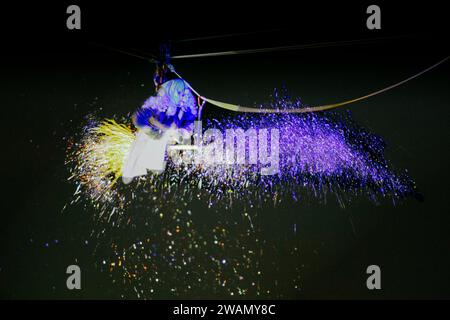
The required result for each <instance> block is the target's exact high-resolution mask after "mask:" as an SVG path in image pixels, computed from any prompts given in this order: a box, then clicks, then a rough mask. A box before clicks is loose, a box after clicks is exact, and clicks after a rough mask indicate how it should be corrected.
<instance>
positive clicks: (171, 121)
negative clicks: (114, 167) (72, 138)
mask: <svg viewBox="0 0 450 320" xmlns="http://www.w3.org/2000/svg"><path fill="white" fill-rule="evenodd" d="M173 70H174V69H173V66H172V65H171V64H170V54H169V50H168V46H167V45H162V46H161V57H160V60H159V61H158V63H157V64H156V71H155V75H154V77H153V82H154V84H155V91H156V92H155V94H154V95H152V96H151V97H150V98H148V99H147V100H146V101H145V102H144V104H143V105H142V106H141V107H140V108H139V109H138V110H137V111H136V112H135V113H134V115H133V117H132V119H133V123H134V125H135V126H136V128H138V132H137V134H136V141H135V143H134V144H133V146H132V150H131V153H130V155H129V157H128V159H127V161H126V162H125V166H124V169H123V174H122V180H123V181H124V182H125V183H129V182H131V181H132V179H133V178H134V177H136V176H140V175H145V174H147V169H148V170H151V171H153V172H160V171H163V170H164V166H165V161H164V157H165V151H166V146H167V144H168V143H169V142H181V140H189V139H190V137H191V136H192V133H193V131H194V121H195V120H196V119H197V115H198V112H199V111H198V105H197V99H196V97H195V96H194V94H193V92H192V90H191V89H190V88H189V86H188V85H187V83H186V82H185V81H184V80H182V79H180V78H177V77H175V75H174V74H173V72H172V71H173Z"/></svg>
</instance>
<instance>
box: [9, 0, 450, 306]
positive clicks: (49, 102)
mask: <svg viewBox="0 0 450 320" xmlns="http://www.w3.org/2000/svg"><path fill="white" fill-rule="evenodd" d="M74 3H77V4H79V5H80V7H81V11H82V18H81V19H82V30H80V31H77V30H74V31H69V30H67V29H66V26H65V23H66V21H65V20H66V17H67V15H66V13H65V11H66V7H67V6H68V5H69V4H72V3H68V2H67V3H60V4H54V5H49V4H46V5H44V4H34V5H32V6H29V5H26V4H20V5H16V6H14V7H8V6H6V7H2V13H3V14H2V18H1V29H0V30H1V31H0V32H1V43H2V49H1V56H2V59H1V78H0V83H1V92H2V107H1V112H2V122H1V128H2V142H3V148H2V157H1V159H2V166H1V167H2V172H3V186H2V191H3V201H2V210H1V215H2V222H1V224H0V225H1V227H0V228H1V231H0V232H1V249H0V297H1V298H6V299H11V298H13V299H14V298H26V299H27V298H50V299H56V298H120V292H119V289H118V288H117V287H115V286H113V285H112V284H111V280H110V279H109V278H108V276H107V274H105V273H103V272H100V271H99V270H98V269H97V268H95V262H96V261H95V257H93V255H92V250H93V246H94V244H93V243H92V241H91V239H90V238H89V233H90V230H91V229H90V225H91V223H92V218H91V216H90V214H89V212H86V211H83V210H82V209H81V208H80V207H76V206H75V207H70V208H69V209H67V210H66V211H64V212H63V213H62V212H61V210H62V208H63V207H64V205H65V204H66V203H67V202H69V201H70V199H71V196H72V194H73V192H74V187H73V185H72V184H70V183H68V182H67V181H66V179H67V177H68V172H67V169H66V168H65V166H64V159H65V146H66V140H65V138H67V137H70V136H73V134H74V133H75V132H76V130H78V129H79V128H80V126H81V125H82V123H83V119H84V117H85V116H86V115H87V114H89V113H91V112H93V111H95V109H98V107H102V110H101V111H99V110H97V113H98V114H99V115H101V116H102V117H107V116H111V115H113V114H126V113H128V112H130V111H132V110H134V109H136V108H137V107H139V106H140V105H141V103H142V102H143V101H144V100H145V99H146V98H147V97H148V96H149V95H150V94H152V93H153V90H154V89H153V83H152V76H153V66H152V65H150V64H149V63H146V62H145V61H142V60H138V59H134V58H132V57H128V56H125V55H120V54H118V53H115V52H111V51H109V50H106V49H104V48H99V47H96V46H93V45H92V44H90V43H92V42H95V43H103V44H106V45H109V46H113V47H117V48H123V49H127V48H137V49H139V50H142V51H145V52H155V50H157V48H158V45H159V43H160V41H162V40H166V39H171V40H173V41H172V50H173V54H175V55H176V54H187V53H197V52H213V51H222V50H233V49H250V48H260V47H272V46H280V45H290V44H308V43H318V42H328V41H340V40H355V39H365V38H378V37H391V36H402V37H401V38H395V39H385V40H380V41H377V42H372V43H369V44H356V45H352V46H339V47H330V48H318V49H305V50H300V51H289V52H276V53H265V54H253V55H242V56H227V57H211V58H203V59H191V60H180V61H178V62H174V64H175V66H176V68H177V70H178V71H179V72H180V73H181V74H183V75H184V77H185V78H187V79H188V80H189V81H190V83H192V84H193V85H194V86H195V87H196V88H197V89H198V90H199V91H201V93H202V94H203V95H205V96H207V97H212V98H214V99H217V100H222V101H230V102H235V103H240V104H242V105H250V106H251V105H253V104H254V103H263V102H265V101H267V100H268V99H269V98H270V94H271V93H272V92H273V89H274V88H281V87H282V86H286V87H287V89H288V90H289V91H290V92H291V93H292V95H293V96H299V97H301V98H302V100H303V101H304V102H305V103H308V104H312V105H315V104H322V103H331V102H335V101H341V100H345V99H347V98H352V97H356V96H359V95H362V94H365V93H367V92H371V91H373V90H374V89H378V88H381V87H384V86H386V85H390V84H392V83H394V82H397V81H399V80H402V79H404V78H406V77H408V76H410V75H412V74H414V73H416V72H418V71H420V70H422V69H424V68H426V67H428V66H430V65H432V64H434V63H435V62H437V61H438V60H440V59H442V58H444V57H445V56H447V55H448V48H447V47H446V46H445V44H446V42H448V36H449V34H448V32H447V30H446V27H447V26H446V24H445V20H446V17H445V14H444V9H443V8H442V7H441V6H440V5H437V4H435V5H432V4H429V3H428V2H427V3H426V5H425V4H423V3H422V4H420V5H419V4H416V3H414V2H407V3H404V4H400V3H399V4H398V5H397V6H393V5H387V4H383V3H380V4H379V5H380V7H381V11H382V29H381V30H374V31H371V30H367V28H366V17H367V14H366V13H365V9H366V8H367V5H368V4H371V3H368V4H364V3H359V4H346V5H339V6H337V5H325V4H321V5H316V6H306V5H302V4H297V5H294V4H292V5H288V4H287V2H286V3H282V2H271V3H262V2H260V3H254V4H250V3H249V4H246V5H245V6H244V5H243V3H242V2H229V1H227V2H220V3H219V2H208V3H203V4H200V3H199V4H193V3H189V4H188V3H185V2H183V3H181V2H174V1H170V2H167V3H164V2H153V3H150V4H148V5H146V6H144V5H143V4H138V2H136V3H131V2H126V3H122V4H116V3H114V2H112V3H109V4H106V3H105V4H103V5H100V4H99V5H97V6H93V5H92V4H88V3H87V2H85V1H82V2H80V1H77V2H74ZM253 31H265V32H259V33H252V32H253ZM247 32H249V33H250V34H246V35H240V36H234V37H224V38H220V39H213V40H202V41H190V42H179V41H177V40H181V39H190V38H197V37H207V36H213V35H224V34H233V33H247ZM448 71H449V62H447V63H446V64H444V65H441V66H440V67H438V68H437V69H434V70H432V71H431V72H429V73H426V74H425V75H423V76H421V77H420V78H418V79H415V80H413V81H411V82H409V83H407V84H406V85H404V86H401V87H399V88H396V89H395V90H392V91H389V92H387V93H384V94H382V95H379V96H376V97H374V98H371V99H369V100H365V101H362V102H360V103H356V104H353V105H351V106H349V107H348V108H350V109H351V110H352V114H353V116H354V118H355V120H356V121H357V122H358V123H360V124H361V125H363V126H365V127H367V128H369V129H370V130H371V131H373V132H374V133H376V134H378V135H380V136H382V137H383V138H384V139H385V140H386V143H387V145H388V151H387V156H388V158H389V160H391V162H392V165H393V166H394V167H396V168H399V169H402V168H406V169H408V171H409V174H410V175H411V177H412V178H413V179H414V180H415V181H416V183H417V186H418V188H419V190H420V191H421V192H422V194H423V196H424V201H423V202H419V201H417V200H416V199H412V198H411V199H406V200H405V201H403V202H401V203H399V204H396V205H392V204H391V203H382V204H379V205H377V204H374V203H372V202H370V201H369V200H367V199H357V200H356V201H354V202H352V203H349V204H348V206H347V208H345V209H341V208H340V207H339V206H338V205H337V203H335V201H333V200H330V201H329V203H327V204H322V203H318V202H317V201H315V200H314V199H310V200H308V201H307V202H306V203H289V204H285V205H284V206H282V207H280V208H267V209H265V210H263V211H262V212H260V214H259V218H260V219H261V225H262V226H266V232H267V234H268V236H269V237H270V238H271V239H272V242H273V243H275V244H278V245H279V252H280V254H279V255H277V256H273V257H266V259H268V260H270V259H275V260H277V261H279V265H281V266H283V265H290V264H292V263H300V264H304V265H305V267H304V268H303V271H302V274H301V278H302V280H301V283H302V290H301V291H289V290H287V291H285V292H284V295H283V297H284V298H402V299H403V298H450V275H449V268H450V258H449V245H450V228H449V227H450V216H449V206H448V197H449V196H448V192H449V188H448V181H449V179H450V177H449V173H448V172H449V171H448V163H449V161H448V160H449V151H448V150H449V148H448V136H449V127H448V119H449V118H448V116H449V100H450V94H449V73H448ZM216 112H217V111H215V110H214V108H213V107H207V108H206V110H205V113H204V117H214V115H215V114H216ZM193 206H194V207H198V208H201V206H200V205H199V204H193ZM199 210H200V209H199ZM293 223H296V224H297V226H298V228H299V232H297V233H296V234H295V235H294V234H293V233H292V224H293ZM55 240H57V241H58V243H56V241H55ZM86 240H88V242H85V241H86ZM294 243H295V244H299V246H300V248H301V254H300V255H299V256H298V258H296V259H299V260H301V261H300V262H299V261H292V259H293V258H292V256H289V255H283V254H282V252H284V251H283V250H284V247H289V246H291V245H292V244H294ZM46 244H48V246H47V245H46ZM75 262H76V263H77V264H78V265H80V267H81V268H82V272H83V289H82V290H80V291H78V292H72V291H68V290H67V289H66V287H65V280H66V274H65V268H66V267H67V265H69V264H73V263H75ZM370 264H377V265H379V266H380V267H381V270H382V290H380V291H376V292H374V291H369V290H367V289H366V286H365V280H366V277H367V275H366V274H365V270H366V267H367V266H368V265H370ZM274 272H275V273H276V271H274ZM275 273H274V274H273V275H272V276H273V277H277V278H278V279H280V281H286V282H288V281H289V279H288V278H289V277H291V276H292V275H290V274H289V273H288V272H286V273H283V272H282V271H279V273H276V274H275ZM270 276H271V275H269V277H270ZM196 297H205V295H204V293H199V294H198V296H196V295H193V296H190V298H196ZM206 297H208V296H206ZM215 297H216V296H214V295H211V296H209V298H215ZM216 298H221V297H220V296H219V297H216Z"/></svg>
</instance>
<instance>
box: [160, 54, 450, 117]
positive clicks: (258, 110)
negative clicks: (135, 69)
mask: <svg viewBox="0 0 450 320" xmlns="http://www.w3.org/2000/svg"><path fill="white" fill-rule="evenodd" d="M449 57H450V56H447V57H445V58H444V59H442V60H440V61H438V62H437V63H435V64H433V65H432V66H430V67H428V68H426V69H425V70H422V71H420V72H419V73H416V74H414V75H413V76H411V77H409V78H407V79H405V80H402V81H400V82H397V83H394V84H392V85H390V86H388V87H385V88H383V89H380V90H377V91H374V92H372V93H369V94H366V95H364V96H361V97H358V98H354V99H350V100H346V101H342V102H338V103H333V104H325V105H321V106H311V107H302V108H293V109H268V108H249V107H243V106H239V105H236V104H231V103H227V102H222V101H217V100H213V99H209V98H205V97H203V96H201V95H200V94H199V93H198V92H197V91H196V90H195V89H194V88H192V86H191V85H190V84H189V83H188V82H187V81H186V80H184V79H183V78H182V77H181V76H180V75H179V74H178V73H177V72H176V71H175V68H174V67H173V66H172V65H170V66H169V69H170V70H171V71H172V72H173V73H174V74H175V75H176V76H177V77H178V78H180V79H181V80H183V81H184V82H185V83H186V85H187V86H188V87H189V88H190V89H191V90H192V92H194V93H195V94H196V95H197V97H198V98H199V99H200V100H203V101H206V102H208V103H210V104H212V105H214V106H216V107H219V108H222V109H225V110H230V111H234V112H251V113H307V112H318V111H324V110H330V109H335V108H338V107H342V106H345V105H348V104H351V103H354V102H357V101H361V100H365V99H368V98H370V97H373V96H376V95H378V94H380V93H383V92H386V91H389V90H391V89H394V88H396V87H398V86H401V85H402V84H405V83H406V82H408V81H411V80H413V79H415V78H417V77H419V76H421V75H422V74H424V73H426V72H428V71H430V70H432V69H434V68H436V67H437V66H439V65H440V64H442V63H444V62H445V61H447V60H448V58H449ZM202 106H203V104H202ZM200 110H201V109H200Z"/></svg>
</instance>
